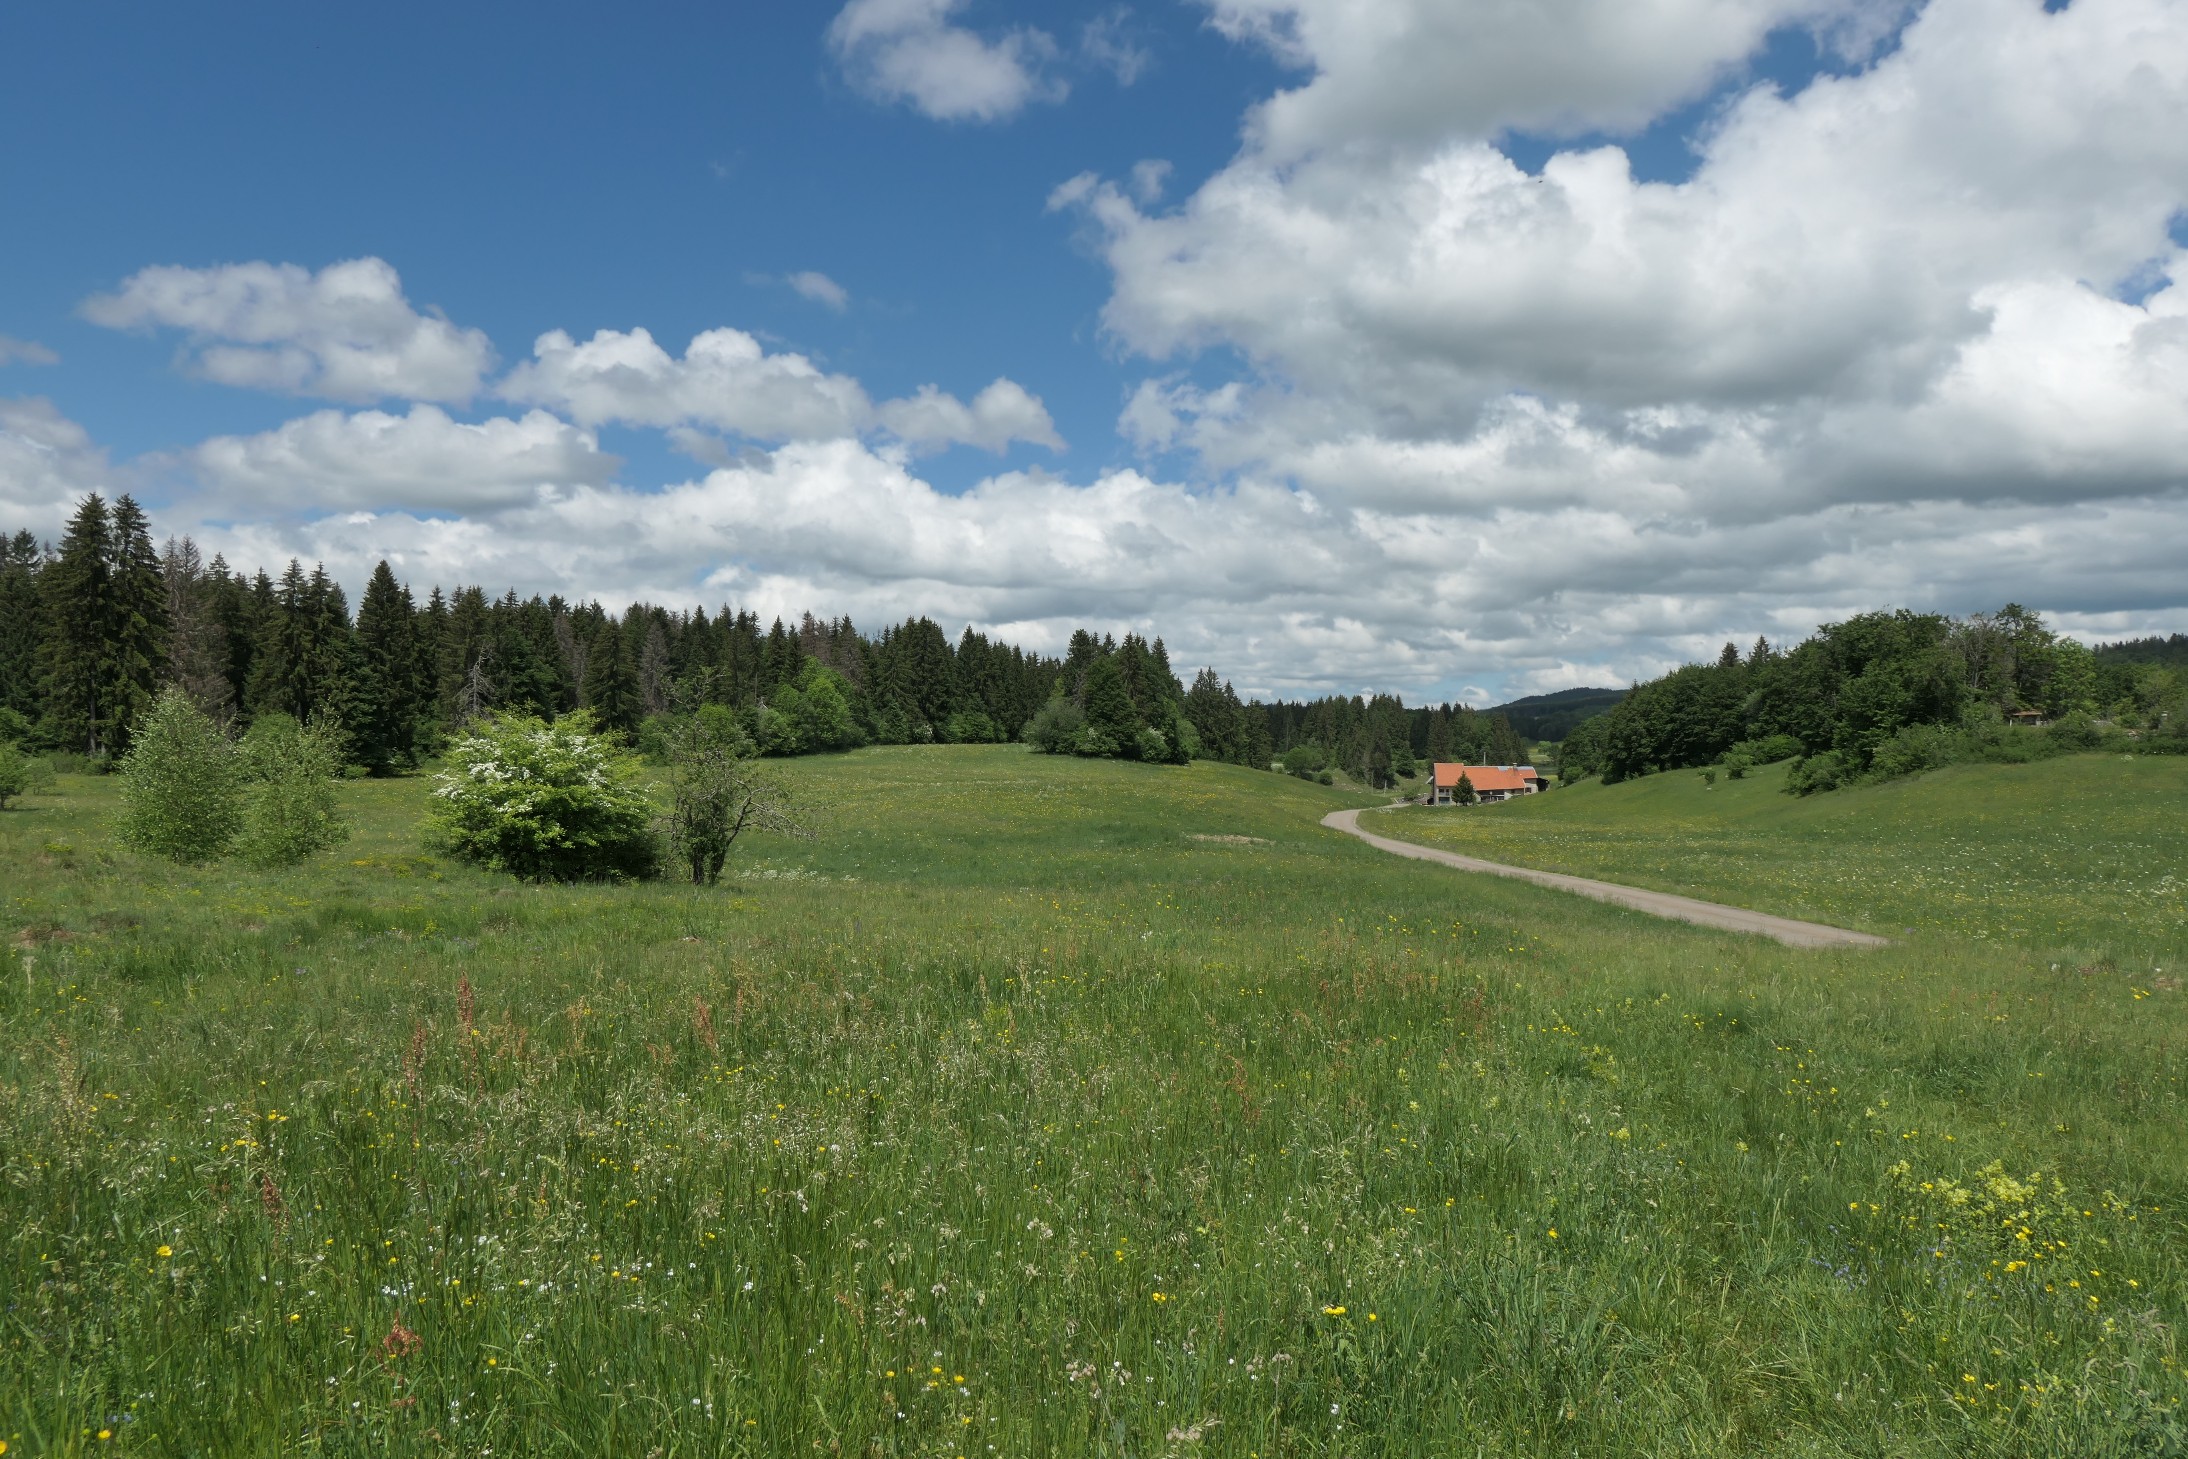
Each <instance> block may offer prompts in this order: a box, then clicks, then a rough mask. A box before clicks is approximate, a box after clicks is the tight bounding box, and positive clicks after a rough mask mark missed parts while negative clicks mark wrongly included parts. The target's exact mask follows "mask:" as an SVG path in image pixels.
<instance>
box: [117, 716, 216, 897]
mask: <svg viewBox="0 0 2188 1459" xmlns="http://www.w3.org/2000/svg"><path fill="white" fill-rule="evenodd" d="M137 731H138V732H137V734H136V735H135V737H134V740H133V742H132V743H131V745H130V748H129V752H128V754H126V755H125V756H123V758H122V761H121V767H120V769H121V774H122V813H121V821H120V824H119V826H118V827H117V830H118V832H119V833H120V836H121V839H122V840H123V842H125V843H126V844H128V845H129V846H131V847H133V848H135V849H136V850H138V851H142V852H145V853H146V854H148V855H152V856H159V857H164V858H165V859H167V860H169V861H179V862H183V863H185V864H188V863H193V862H201V861H211V860H213V859H214V858H216V857H218V856H220V855H221V854H222V853H223V852H225V851H226V850H227V849H228V845H229V843H230V842H232V841H233V840H234V839H235V836H236V832H237V831H238V830H239V829H241V826H242V820H243V806H242V799H241V788H242V777H241V770H242V766H241V763H240V761H239V759H238V757H237V754H236V749H235V746H234V745H232V744H230V743H229V742H228V737H227V736H226V735H224V734H222V733H221V731H220V726H218V725H216V724H214V723H213V721H212V720H211V719H209V718H208V717H207V716H206V715H205V713H204V711H202V710H200V709H199V708H198V707H197V706H196V705H194V704H192V703H191V702H190V697H189V696H188V695H187V694H185V693H183V692H182V690H181V689H179V688H169V689H167V690H166V691H164V692H163V693H161V694H160V695H159V697H158V698H157V699H155V700H154V701H153V702H152V705H151V707H150V708H149V709H147V710H146V712H145V713H144V715H143V716H142V717H141V722H140V723H139V724H138V726H137Z"/></svg>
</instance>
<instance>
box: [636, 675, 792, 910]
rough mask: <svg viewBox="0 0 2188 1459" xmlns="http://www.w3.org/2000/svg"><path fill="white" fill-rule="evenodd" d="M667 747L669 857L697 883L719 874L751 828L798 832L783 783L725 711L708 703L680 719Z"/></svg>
mask: <svg viewBox="0 0 2188 1459" xmlns="http://www.w3.org/2000/svg"><path fill="white" fill-rule="evenodd" d="M665 745H666V750H667V760H668V770H669V814H668V818H667V822H666V826H665V830H666V832H667V839H668V849H669V856H670V858H671V859H672V860H673V861H674V862H675V863H676V866H677V867H678V869H679V870H682V871H685V872H688V873H689V874H690V877H691V882H692V885H693V886H712V885H713V884H714V883H715V882H717V881H719V880H720V879H721V875H722V867H723V865H724V864H725V863H726V862H727V861H728V860H729V851H730V847H731V846H733V845H735V844H736V841H737V838H738V837H739V836H740V835H742V834H744V833H745V832H746V831H757V830H768V831H786V832H791V833H793V834H795V833H797V832H798V831H799V829H800V828H799V827H798V825H797V822H796V821H795V819H794V818H793V817H792V816H791V813H790V809H789V804H788V801H787V799H786V797H785V796H784V793H783V791H782V788H781V787H780V786H779V785H777V784H776V783H775V782H774V781H773V780H771V779H769V778H767V777H766V776H764V775H762V774H761V773H760V772H759V769H758V766H757V765H756V764H755V762H754V759H753V756H754V746H753V744H752V739H751V737H750V736H749V735H747V734H746V733H745V732H744V729H743V727H742V726H740V725H739V724H738V723H737V718H736V716H735V715H733V714H731V713H730V712H729V711H728V710H726V709H724V708H722V707H721V706H720V705H718V704H709V705H707V706H705V707H704V708H702V709H700V710H699V711H698V713H696V714H694V715H692V716H690V717H689V718H688V719H685V720H682V721H680V722H679V723H678V724H677V725H676V727H675V729H674V731H673V733H671V734H670V735H669V736H668V737H667V739H666V741H665Z"/></svg>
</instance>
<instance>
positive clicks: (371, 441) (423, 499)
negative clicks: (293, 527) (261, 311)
mask: <svg viewBox="0 0 2188 1459" xmlns="http://www.w3.org/2000/svg"><path fill="white" fill-rule="evenodd" d="M187 461H188V464H189V465H190V467H191V468H192V470H193V471H194V472H195V473H196V475H197V476H198V478H199V479H200V480H201V481H202V482H203V483H204V484H205V485H206V486H207V487H208V488H209V489H210V490H211V491H212V492H213V493H214V495H215V496H216V497H218V498H221V499H222V500H224V501H228V502H233V503H236V504H238V505H243V504H247V505H250V506H253V507H257V508H259V509H262V510H264V509H272V510H276V511H286V512H318V511H337V510H339V511H348V510H358V509H384V508H388V507H398V508H409V509H412V510H423V511H430V512H491V511H497V510H500V509H503V508H507V507H511V506H516V505H519V504H522V503H525V502H530V501H534V500H536V499H538V498H539V497H541V496H542V495H548V496H552V495H554V494H555V493H557V492H560V491H566V490H569V489H571V488H575V487H581V486H599V485H602V484H604V483H605V482H607V481H608V480H609V479H610V478H612V477H613V475H614V474H615V469H616V466H617V462H616V458H615V457H613V456H609V455H606V454H603V453H602V452H601V450H600V448H599V446H598V445H597V444H596V443H595V441H594V439H593V437H592V436H591V434H590V433H588V432H585V431H581V430H579V429H578V428H576V427H575V426H572V425H570V424H569V423H568V422H566V421H561V420H557V419H556V418H555V417H554V416H551V415H549V414H547V412H545V411H542V410H535V411H531V412H529V413H527V414H526V415H524V416H523V417H521V418H518V419H511V418H508V417H505V416H500V417H493V418H490V419H488V420H484V421H481V422H479V423H478V424H476V425H471V424H465V423H463V422H461V421H456V420H452V419H451V418H450V417H449V416H448V414H447V412H445V411H443V410H441V409H439V408H438V407H436V406H431V405H416V406H412V407H411V409H410V412H409V413H408V414H407V415H390V414H388V413H387V412H385V411H378V410H367V411H359V412H357V413H355V414H344V413H343V412H341V411H337V410H322V411H318V412H315V413H314V414H312V415H308V416H304V417H301V418H300V419H297V420H292V421H288V422H286V423H284V424H283V425H281V426H280V427H278V428H276V429H274V430H271V431H266V432H263V433H261V434H258V435H251V436H216V437H214V438H213V439H211V440H209V441H206V442H204V443H202V444H200V445H198V446H196V447H194V448H192V449H191V451H190V452H189V453H188V456H187Z"/></svg>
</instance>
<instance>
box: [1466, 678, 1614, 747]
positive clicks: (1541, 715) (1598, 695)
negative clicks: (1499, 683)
mask: <svg viewBox="0 0 2188 1459" xmlns="http://www.w3.org/2000/svg"><path fill="white" fill-rule="evenodd" d="M1626 692H1627V691H1625V690H1624V689H1560V690H1558V691H1557V693H1555V694H1530V695H1528V696H1527V697H1526V698H1525V699H1515V700H1513V701H1512V702H1511V703H1510V704H1499V705H1497V706H1496V707H1495V708H1493V709H1487V710H1484V711H1483V713H1485V714H1501V715H1503V716H1504V717H1505V718H1506V719H1508V720H1510V721H1511V722H1512V728H1513V729H1516V730H1518V731H1519V732H1520V733H1521V734H1523V735H1525V736H1526V737H1527V738H1528V739H1530V740H1562V739H1564V738H1565V736H1566V735H1567V734H1568V733H1569V732H1570V731H1571V730H1572V728H1573V726H1575V725H1577V724H1579V723H1580V722H1581V721H1582V720H1588V719H1594V718H1595V717H1596V716H1597V715H1599V714H1609V713H1610V712H1611V711H1612V710H1613V709H1615V708H1616V707H1617V706H1618V702H1619V701H1620V700H1621V699H1624V698H1625V697H1626Z"/></svg>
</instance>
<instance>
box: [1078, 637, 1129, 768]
mask: <svg viewBox="0 0 2188 1459" xmlns="http://www.w3.org/2000/svg"><path fill="white" fill-rule="evenodd" d="M1086 727H1087V729H1088V730H1089V731H1092V732H1094V733H1095V734H1099V735H1100V736H1101V737H1102V738H1103V740H1106V741H1107V742H1108V747H1107V748H1104V747H1103V746H1102V745H1101V744H1099V743H1098V742H1097V743H1094V744H1091V745H1090V748H1092V749H1094V750H1095V752H1096V753H1099V754H1112V755H1123V756H1126V757H1127V758H1130V757H1132V756H1135V755H1137V754H1138V753H1139V749H1138V745H1139V733H1140V717H1139V714H1138V712H1137V711H1135V710H1134V709H1133V708H1132V696H1131V695H1130V694H1129V693H1127V692H1126V690H1125V683H1124V670H1123V669H1122V668H1121V667H1120V666H1119V665H1118V663H1117V655H1115V654H1103V655H1102V656H1101V657H1100V658H1098V659H1096V660H1094V662H1093V663H1092V664H1090V665H1088V666H1087V671H1086Z"/></svg>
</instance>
